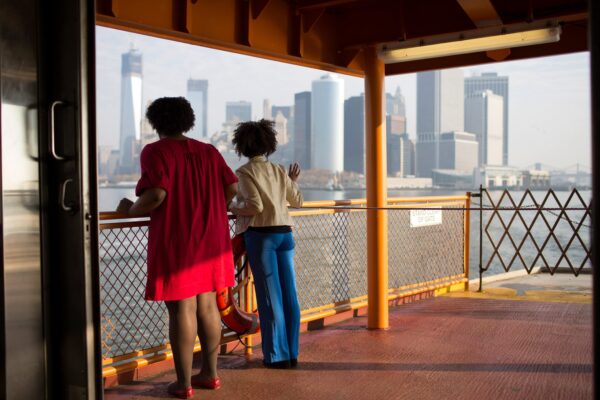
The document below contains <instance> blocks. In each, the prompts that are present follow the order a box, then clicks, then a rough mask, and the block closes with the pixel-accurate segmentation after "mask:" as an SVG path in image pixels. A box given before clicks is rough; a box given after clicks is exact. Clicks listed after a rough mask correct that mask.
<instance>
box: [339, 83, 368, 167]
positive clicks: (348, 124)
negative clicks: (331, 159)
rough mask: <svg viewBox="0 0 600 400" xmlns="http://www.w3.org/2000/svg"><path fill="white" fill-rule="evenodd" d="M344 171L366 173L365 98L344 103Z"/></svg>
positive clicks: (362, 96) (355, 97)
mask: <svg viewBox="0 0 600 400" xmlns="http://www.w3.org/2000/svg"><path fill="white" fill-rule="evenodd" d="M344 171H352V172H357V173H359V174H364V173H365V97H364V95H363V94H361V95H360V96H353V97H349V98H347V99H346V100H345V101H344Z"/></svg>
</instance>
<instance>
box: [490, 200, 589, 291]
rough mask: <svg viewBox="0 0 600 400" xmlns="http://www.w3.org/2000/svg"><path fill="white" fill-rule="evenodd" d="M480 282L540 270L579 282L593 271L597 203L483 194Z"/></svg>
mask: <svg viewBox="0 0 600 400" xmlns="http://www.w3.org/2000/svg"><path fill="white" fill-rule="evenodd" d="M480 196H481V199H482V207H481V208H482V211H481V214H482V216H481V220H480V232H481V233H480V235H481V240H482V244H481V248H482V249H481V255H480V268H479V269H480V279H481V277H482V276H483V274H484V273H485V272H487V271H491V272H493V273H498V272H508V271H510V270H511V269H521V268H522V269H525V270H526V271H527V272H531V271H532V270H533V269H534V268H535V267H542V268H546V269H547V270H548V272H550V274H554V273H555V272H556V271H557V270H558V269H559V268H566V269H568V270H570V271H571V272H572V273H573V274H574V275H575V276H577V275H579V274H580V273H581V272H582V271H583V270H584V269H590V268H591V267H592V265H591V247H590V232H589V228H590V227H591V202H586V200H585V199H584V198H583V197H582V196H581V194H580V193H579V192H578V191H577V190H576V189H574V190H572V191H571V192H560V193H557V192H554V191H553V190H548V191H547V192H532V191H530V190H526V191H525V192H522V193H514V192H513V193H512V194H511V192H509V191H507V190H505V191H502V192H489V191H487V190H485V189H482V190H481V192H480Z"/></svg>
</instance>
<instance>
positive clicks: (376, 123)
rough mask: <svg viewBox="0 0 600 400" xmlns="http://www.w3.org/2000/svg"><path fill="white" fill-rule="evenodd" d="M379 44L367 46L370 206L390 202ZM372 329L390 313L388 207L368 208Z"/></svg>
mask: <svg viewBox="0 0 600 400" xmlns="http://www.w3.org/2000/svg"><path fill="white" fill-rule="evenodd" d="M384 67H385V66H384V64H383V61H382V60H381V59H380V58H379V57H378V56H377V50H376V48H375V47H368V48H367V49H365V124H366V127H365V133H366V135H365V145H366V146H365V152H366V166H365V167H366V181H367V207H385V206H386V205H387V152H386V130H385V117H384V105H385V103H384V102H385V97H384V83H385V68H384ZM367 275H368V302H369V303H368V322H367V328H368V329H386V328H388V327H389V316H388V225H387V211H386V210H368V211H367Z"/></svg>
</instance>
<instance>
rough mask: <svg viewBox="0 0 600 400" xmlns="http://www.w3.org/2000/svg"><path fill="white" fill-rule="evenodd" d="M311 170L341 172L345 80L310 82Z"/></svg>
mask: <svg viewBox="0 0 600 400" xmlns="http://www.w3.org/2000/svg"><path fill="white" fill-rule="evenodd" d="M311 116H312V121H311V128H312V129H311V153H310V154H311V157H310V158H311V167H312V168H318V169H327V170H330V171H336V172H338V171H343V170H344V81H343V80H342V79H339V78H337V77H336V76H335V75H333V74H327V75H324V76H322V77H321V79H319V80H316V81H313V82H312V102H311Z"/></svg>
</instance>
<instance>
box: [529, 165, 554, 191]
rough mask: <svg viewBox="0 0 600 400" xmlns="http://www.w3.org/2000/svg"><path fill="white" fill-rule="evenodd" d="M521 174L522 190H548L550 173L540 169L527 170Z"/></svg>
mask: <svg viewBox="0 0 600 400" xmlns="http://www.w3.org/2000/svg"><path fill="white" fill-rule="evenodd" d="M522 172H523V189H530V190H547V189H550V172H549V171H546V170H541V169H528V170H525V171H522Z"/></svg>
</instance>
